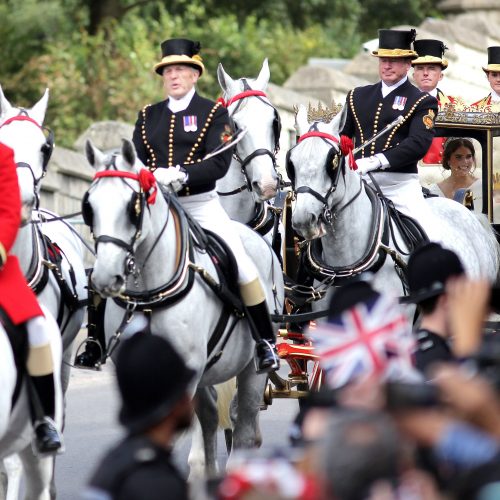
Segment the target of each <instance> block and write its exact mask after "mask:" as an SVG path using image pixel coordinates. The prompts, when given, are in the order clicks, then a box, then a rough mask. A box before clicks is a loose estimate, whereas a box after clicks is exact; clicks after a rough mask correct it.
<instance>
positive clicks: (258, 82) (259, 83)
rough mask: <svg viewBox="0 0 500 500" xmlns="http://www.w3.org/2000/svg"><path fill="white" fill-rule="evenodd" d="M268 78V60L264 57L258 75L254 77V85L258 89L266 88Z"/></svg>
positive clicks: (269, 76) (269, 74)
mask: <svg viewBox="0 0 500 500" xmlns="http://www.w3.org/2000/svg"><path fill="white" fill-rule="evenodd" d="M270 78H271V72H270V71H269V62H268V60H267V57H266V58H265V59H264V62H263V63H262V68H261V69H260V73H259V76H258V77H257V78H256V79H255V86H256V87H257V88H258V89H260V90H265V89H267V84H268V83H269V79H270Z"/></svg>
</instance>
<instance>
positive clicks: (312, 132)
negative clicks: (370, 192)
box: [295, 122, 363, 225]
mask: <svg viewBox="0 0 500 500" xmlns="http://www.w3.org/2000/svg"><path fill="white" fill-rule="evenodd" d="M311 137H319V138H321V139H322V140H323V141H324V142H325V143H326V144H328V145H330V146H331V148H335V150H336V151H338V150H340V152H341V153H342V154H343V155H344V156H350V151H351V149H352V147H351V148H350V147H349V146H351V145H346V144H345V143H344V144H343V143H342V141H339V140H338V139H337V138H336V137H335V136H334V135H332V134H328V133H326V132H321V131H320V130H318V124H317V122H315V123H313V125H311V128H310V129H309V130H308V131H307V132H306V133H305V134H303V135H301V136H300V137H299V138H298V140H297V144H300V143H301V142H302V141H304V140H305V139H309V138H311ZM328 141H331V142H332V143H333V145H332V144H331V143H330V142H328ZM327 157H328V156H327ZM340 170H341V168H340V165H339V166H337V175H336V176H335V179H332V181H331V184H330V187H329V188H328V190H327V192H326V194H325V196H323V195H321V194H320V193H318V192H317V191H315V190H314V189H312V188H310V187H309V186H300V187H298V188H297V189H295V193H297V194H299V193H307V194H310V195H311V196H314V198H316V199H317V200H318V201H320V202H321V203H323V212H322V214H321V216H320V218H321V219H322V220H323V222H325V223H326V224H328V225H331V224H332V222H333V220H334V219H335V218H336V216H337V214H339V213H340V212H342V211H343V210H345V209H346V208H347V207H348V206H349V205H350V204H351V203H353V202H354V201H355V200H356V198H357V197H358V196H359V195H360V194H361V191H362V188H363V181H362V180H361V178H360V184H359V189H358V191H357V193H356V194H355V195H354V196H353V197H352V198H351V199H350V200H349V201H348V202H346V203H345V204H344V205H342V206H341V207H340V208H338V206H339V205H340V202H339V203H337V204H336V205H332V206H331V207H330V206H329V202H328V198H329V197H330V196H331V195H332V194H333V193H335V191H336V190H337V187H338V182H339V177H340V173H339V171H340ZM344 177H345V174H344Z"/></svg>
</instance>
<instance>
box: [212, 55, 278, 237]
mask: <svg viewBox="0 0 500 500" xmlns="http://www.w3.org/2000/svg"><path fill="white" fill-rule="evenodd" d="M217 76H218V79H219V84H220V86H221V88H222V90H223V100H224V103H225V105H226V106H227V109H228V112H229V115H230V117H231V119H232V120H233V122H234V124H235V125H236V127H237V128H238V129H243V128H246V129H247V133H246V135H245V136H244V137H243V139H242V140H241V141H240V142H239V143H238V144H237V145H236V149H235V152H234V154H233V158H232V160H231V165H230V167H229V171H228V173H227V174H226V175H225V176H224V177H223V178H222V179H220V180H218V181H217V191H218V193H219V196H220V201H221V204H222V206H223V207H224V209H225V210H226V212H227V213H228V214H229V216H230V217H231V219H233V220H236V221H238V222H242V223H243V224H247V225H249V226H250V227H251V228H252V229H255V230H256V231H258V232H259V233H260V234H262V235H268V240H269V241H271V239H272V236H273V231H272V230H273V228H274V229H275V230H276V229H277V227H278V226H277V222H278V220H279V214H278V213H277V212H276V210H275V208H274V206H273V205H272V204H270V203H269V202H268V200H271V199H273V198H274V197H275V196H276V194H277V191H278V188H279V176H278V173H277V170H276V154H277V152H278V150H279V138H280V131H281V124H280V118H279V115H278V111H277V110H276V108H275V107H274V106H273V105H272V104H271V103H270V101H269V99H268V97H267V95H266V90H267V85H268V83H269V78H270V72H269V64H268V62H267V59H265V60H264V62H263V64H262V68H261V70H260V73H259V76H258V77H257V78H255V79H253V78H240V79H238V80H233V79H232V78H231V77H230V76H229V75H228V74H227V73H226V72H225V71H224V68H223V66H222V64H221V63H219V66H218V68H217ZM275 222H276V224H275Z"/></svg>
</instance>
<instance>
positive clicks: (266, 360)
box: [246, 301, 280, 373]
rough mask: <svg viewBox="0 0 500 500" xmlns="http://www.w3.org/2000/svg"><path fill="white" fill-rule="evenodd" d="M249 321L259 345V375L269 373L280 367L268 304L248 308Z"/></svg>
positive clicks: (257, 349)
mask: <svg viewBox="0 0 500 500" xmlns="http://www.w3.org/2000/svg"><path fill="white" fill-rule="evenodd" d="M246 308H247V311H248V321H249V322H250V325H251V328H252V331H253V332H254V335H255V341H256V343H257V345H256V348H255V352H256V355H257V363H256V364H257V366H256V368H257V373H268V372H271V371H274V370H277V369H278V368H279V367H280V362H279V358H278V355H277V353H276V347H275V346H276V335H275V333H274V329H273V325H272V323H271V318H270V317H269V311H268V309H267V304H266V302H265V301H264V302H261V303H260V304H257V305H255V306H246Z"/></svg>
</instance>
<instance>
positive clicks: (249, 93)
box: [218, 78, 281, 229]
mask: <svg viewBox="0 0 500 500" xmlns="http://www.w3.org/2000/svg"><path fill="white" fill-rule="evenodd" d="M242 81H243V92H241V93H239V94H236V95H235V96H233V97H231V98H230V99H229V100H228V101H224V99H222V98H221V99H220V102H222V104H223V106H225V107H226V108H229V106H231V104H234V103H235V102H237V103H238V104H237V105H236V107H235V108H234V110H233V112H232V113H231V114H230V115H229V118H230V119H231V122H232V125H233V128H235V129H236V130H238V125H237V124H236V122H235V121H234V119H233V116H234V115H235V114H236V113H237V112H238V110H239V108H240V106H241V104H242V102H243V100H244V99H248V98H250V97H256V98H257V99H259V101H261V102H263V103H264V104H266V105H267V106H270V107H271V108H272V109H273V110H274V119H273V134H274V150H273V151H270V150H269V149H266V148H259V149H256V150H255V151H253V152H252V153H250V154H249V155H248V156H247V157H246V158H241V156H240V155H239V154H238V148H237V147H236V150H235V152H234V153H233V157H234V159H235V160H236V161H237V162H238V163H239V164H240V165H241V173H242V174H243V176H244V177H245V184H243V185H242V186H240V187H239V188H236V189H234V190H232V191H228V192H222V193H221V192H218V194H219V196H232V195H234V194H238V193H241V192H242V191H245V190H248V191H250V192H251V191H252V184H251V182H250V181H249V179H248V174H247V171H246V169H247V166H248V164H249V163H250V162H251V161H252V160H253V159H254V158H256V157H258V156H269V157H270V158H271V161H272V163H273V168H274V170H276V155H277V154H278V151H279V149H280V146H279V142H280V134H281V119H280V116H279V114H278V111H277V109H276V108H275V107H274V106H273V105H272V104H271V103H270V102H269V100H268V98H267V95H266V93H265V92H263V91H262V90H253V89H252V88H251V87H250V85H249V84H248V81H247V79H246V78H242ZM252 229H253V228H252Z"/></svg>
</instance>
